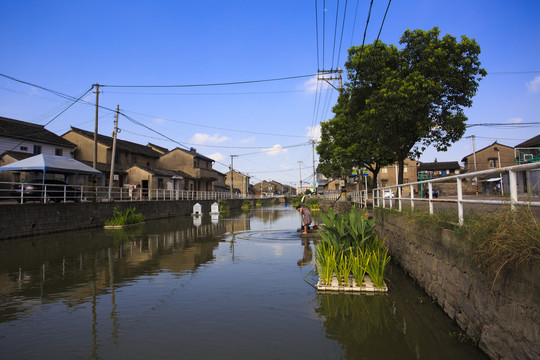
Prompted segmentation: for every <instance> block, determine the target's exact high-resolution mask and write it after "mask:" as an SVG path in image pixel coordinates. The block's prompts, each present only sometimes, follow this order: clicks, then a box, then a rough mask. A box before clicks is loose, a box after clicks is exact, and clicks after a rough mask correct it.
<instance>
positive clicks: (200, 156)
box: [169, 147, 216, 162]
mask: <svg viewBox="0 0 540 360" xmlns="http://www.w3.org/2000/svg"><path fill="white" fill-rule="evenodd" d="M175 150H180V151H183V152H185V153H188V154H190V155H193V157H196V158H198V159H201V160H206V161H211V162H216V161H215V160H213V159H210V158H209V157H206V156H204V155H201V154H199V153H198V152H197V151H195V150H193V151H190V150H186V149H181V148H179V147H176V148H174V149H172V150H171V151H169V152H173V151H175Z"/></svg>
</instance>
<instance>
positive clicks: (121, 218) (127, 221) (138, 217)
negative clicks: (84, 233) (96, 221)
mask: <svg viewBox="0 0 540 360" xmlns="http://www.w3.org/2000/svg"><path fill="white" fill-rule="evenodd" d="M135 211H136V209H135V208H128V209H125V210H124V211H121V210H120V209H119V208H118V206H115V207H114V210H113V217H112V219H110V220H107V221H106V222H105V226H122V225H131V224H137V223H141V222H143V221H144V217H143V215H142V214H140V213H136V212H135Z"/></svg>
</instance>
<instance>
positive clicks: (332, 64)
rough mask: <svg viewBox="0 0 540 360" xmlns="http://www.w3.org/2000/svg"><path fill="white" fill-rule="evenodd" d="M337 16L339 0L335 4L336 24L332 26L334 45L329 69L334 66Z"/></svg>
mask: <svg viewBox="0 0 540 360" xmlns="http://www.w3.org/2000/svg"><path fill="white" fill-rule="evenodd" d="M338 17H339V0H337V6H336V25H335V26H334V45H333V46H332V62H330V68H331V69H333V68H334V55H335V53H336V36H337V24H338Z"/></svg>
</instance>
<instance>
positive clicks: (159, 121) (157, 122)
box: [154, 118, 165, 124]
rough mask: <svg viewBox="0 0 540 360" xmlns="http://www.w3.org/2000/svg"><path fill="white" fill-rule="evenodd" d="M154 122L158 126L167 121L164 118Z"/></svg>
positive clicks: (156, 119)
mask: <svg viewBox="0 0 540 360" xmlns="http://www.w3.org/2000/svg"><path fill="white" fill-rule="evenodd" d="M154 122H155V123H156V124H163V123H164V122H165V119H162V118H155V119H154Z"/></svg>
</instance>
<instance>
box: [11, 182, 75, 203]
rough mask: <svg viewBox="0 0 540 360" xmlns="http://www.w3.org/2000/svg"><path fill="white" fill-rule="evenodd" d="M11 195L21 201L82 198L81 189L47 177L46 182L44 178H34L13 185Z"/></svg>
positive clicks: (57, 200) (73, 199)
mask: <svg viewBox="0 0 540 360" xmlns="http://www.w3.org/2000/svg"><path fill="white" fill-rule="evenodd" d="M21 188H22V190H21ZM21 191H22V197H21ZM11 197H13V198H14V199H15V200H17V201H19V202H21V201H22V202H26V201H41V202H50V201H55V202H61V201H64V199H65V200H72V201H75V202H78V201H80V200H81V191H80V190H79V189H78V188H76V187H73V186H69V185H67V184H66V183H65V182H63V181H60V180H51V179H45V182H43V179H34V180H30V181H27V182H25V183H23V184H22V185H15V186H13V188H12V190H11ZM44 199H45V201H44Z"/></svg>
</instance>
